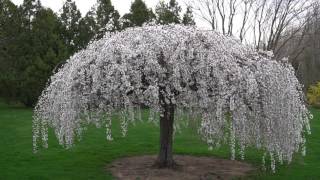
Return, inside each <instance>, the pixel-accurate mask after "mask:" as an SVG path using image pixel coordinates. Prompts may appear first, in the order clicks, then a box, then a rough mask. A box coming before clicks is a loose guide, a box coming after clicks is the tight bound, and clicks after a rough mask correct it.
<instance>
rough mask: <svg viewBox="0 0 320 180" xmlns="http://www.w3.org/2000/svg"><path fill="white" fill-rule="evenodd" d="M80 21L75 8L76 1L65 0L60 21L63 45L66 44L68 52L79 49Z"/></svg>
mask: <svg viewBox="0 0 320 180" xmlns="http://www.w3.org/2000/svg"><path fill="white" fill-rule="evenodd" d="M80 21H81V13H80V11H79V10H78V9H77V6H76V3H75V2H74V1H72V0H66V1H65V3H64V4H63V7H62V13H61V15H60V22H61V23H62V25H63V26H62V28H63V29H62V35H63V38H64V41H65V45H67V46H68V48H69V52H70V54H73V53H74V52H75V51H76V50H79V49H80V48H81V47H82V46H81V45H79V44H80Z"/></svg>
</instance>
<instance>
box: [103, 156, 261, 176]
mask: <svg viewBox="0 0 320 180" xmlns="http://www.w3.org/2000/svg"><path fill="white" fill-rule="evenodd" d="M174 159H175V161H176V163H177V164H178V167H177V168H176V169H174V170H172V169H158V168H155V167H153V164H154V162H155V160H156V156H136V157H127V158H122V159H119V160H116V161H114V162H113V163H112V164H110V165H108V167H107V169H108V170H109V171H111V173H112V175H113V176H114V177H115V178H116V179H119V180H209V179H210V180H214V179H233V178H238V177H240V178H241V177H244V176H246V175H248V174H249V173H250V172H252V171H254V170H255V168H254V167H253V166H251V165H250V164H247V163H244V162H240V161H232V160H227V159H218V158H212V157H195V156H184V155H175V156H174Z"/></svg>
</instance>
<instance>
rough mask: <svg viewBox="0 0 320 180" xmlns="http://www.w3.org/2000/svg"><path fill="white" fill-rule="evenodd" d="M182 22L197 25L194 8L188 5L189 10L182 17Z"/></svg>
mask: <svg viewBox="0 0 320 180" xmlns="http://www.w3.org/2000/svg"><path fill="white" fill-rule="evenodd" d="M182 24H184V25H196V22H195V21H194V18H193V12H192V8H191V7H190V6H188V7H187V10H186V12H185V14H184V15H183V18H182Z"/></svg>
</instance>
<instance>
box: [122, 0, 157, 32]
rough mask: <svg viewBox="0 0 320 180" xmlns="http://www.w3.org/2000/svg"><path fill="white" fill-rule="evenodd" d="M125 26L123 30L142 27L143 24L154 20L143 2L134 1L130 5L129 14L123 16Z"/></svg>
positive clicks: (152, 14) (139, 0)
mask: <svg viewBox="0 0 320 180" xmlns="http://www.w3.org/2000/svg"><path fill="white" fill-rule="evenodd" d="M123 19H125V24H124V27H123V28H126V27H130V26H142V24H143V23H146V22H150V21H152V20H153V19H155V14H154V13H153V11H152V9H149V8H147V5H146V4H145V2H144V1H143V0H135V1H133V2H132V4H131V8H130V12H129V13H127V14H125V15H123Z"/></svg>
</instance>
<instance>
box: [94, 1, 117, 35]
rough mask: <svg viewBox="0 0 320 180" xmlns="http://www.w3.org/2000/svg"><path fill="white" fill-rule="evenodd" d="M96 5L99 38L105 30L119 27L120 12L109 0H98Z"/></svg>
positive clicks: (114, 29)
mask: <svg viewBox="0 0 320 180" xmlns="http://www.w3.org/2000/svg"><path fill="white" fill-rule="evenodd" d="M96 7H97V9H96V22H97V28H98V32H97V35H98V37H99V38H101V37H102V36H103V35H104V34H105V32H107V31H116V30H119V29H120V24H119V18H120V14H119V12H118V11H117V10H115V9H114V7H113V5H112V3H111V0H98V2H97V5H96Z"/></svg>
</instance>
